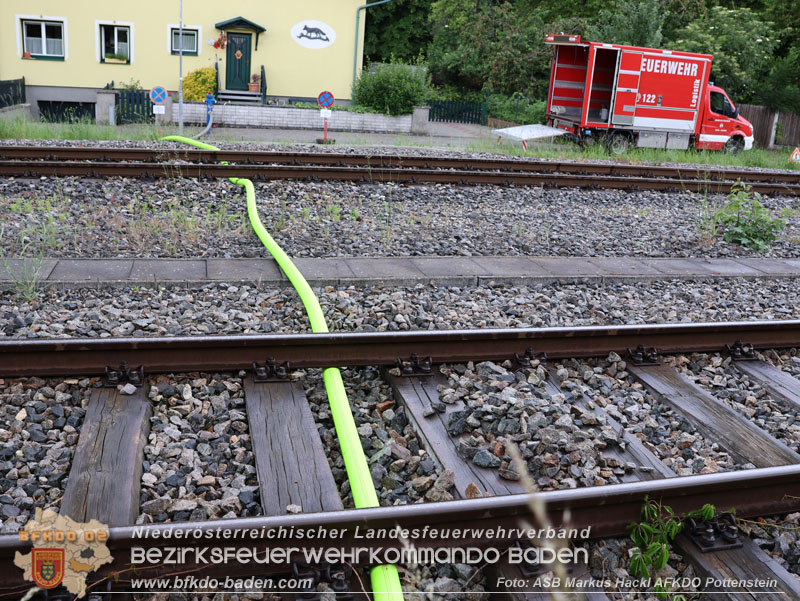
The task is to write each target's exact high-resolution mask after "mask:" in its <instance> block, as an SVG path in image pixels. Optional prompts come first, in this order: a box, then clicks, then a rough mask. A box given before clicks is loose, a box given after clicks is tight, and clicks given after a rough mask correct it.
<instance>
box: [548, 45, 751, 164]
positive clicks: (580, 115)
mask: <svg viewBox="0 0 800 601" xmlns="http://www.w3.org/2000/svg"><path fill="white" fill-rule="evenodd" d="M545 41H546V43H547V44H551V45H552V46H553V62H552V68H551V70H550V91H549V93H548V96H547V121H548V125H551V126H552V127H556V128H558V129H562V130H566V131H567V132H569V134H570V135H571V136H572V137H573V138H574V139H576V140H577V141H579V142H581V143H592V142H593V141H599V140H604V141H605V142H606V144H607V145H608V147H609V149H610V150H611V151H612V152H614V153H617V154H618V153H622V152H624V151H625V150H626V149H627V148H628V147H629V146H632V145H635V146H639V147H644V148H679V149H686V148H689V147H693V148H698V149H708V150H726V151H729V152H738V151H739V150H742V149H744V150H748V149H750V148H752V147H753V126H752V124H751V123H750V122H749V121H748V120H747V119H745V118H744V117H741V116H740V115H739V111H738V109H737V108H736V107H735V106H734V105H733V103H732V102H731V101H730V99H729V98H728V95H727V94H726V93H725V90H723V89H722V88H718V87H717V86H714V85H712V84H711V83H710V82H709V80H708V77H709V73H710V71H711V59H712V57H711V55H709V54H695V53H692V52H679V51H672V50H656V49H654V48H637V47H634V46H621V45H619V44H601V43H597V42H584V41H581V37H580V36H578V35H563V34H562V35H548V36H547V37H546V40H545Z"/></svg>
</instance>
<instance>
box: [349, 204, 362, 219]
mask: <svg viewBox="0 0 800 601" xmlns="http://www.w3.org/2000/svg"><path fill="white" fill-rule="evenodd" d="M359 219H361V212H360V211H359V210H358V207H353V208H352V209H351V210H350V221H358V220H359Z"/></svg>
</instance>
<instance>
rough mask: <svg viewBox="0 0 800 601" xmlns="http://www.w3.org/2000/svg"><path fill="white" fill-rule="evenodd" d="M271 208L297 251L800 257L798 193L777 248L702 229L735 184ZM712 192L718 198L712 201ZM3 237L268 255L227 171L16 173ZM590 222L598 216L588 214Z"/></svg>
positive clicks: (127, 252) (268, 191)
mask: <svg viewBox="0 0 800 601" xmlns="http://www.w3.org/2000/svg"><path fill="white" fill-rule="evenodd" d="M255 189H256V199H257V204H258V208H259V215H260V217H261V219H262V221H263V223H264V225H265V227H266V228H267V230H269V231H270V233H271V234H272V235H273V237H274V238H275V240H276V241H277V242H278V243H279V244H280V245H281V246H282V247H283V248H284V250H286V252H287V253H289V255H291V256H294V257H335V256H348V257H360V256H421V255H425V256H481V255H503V256H507V255H536V256H550V255H552V256H615V257H616V256H629V257H747V256H779V257H800V211H797V210H795V209H796V208H797V206H798V203H797V200H796V199H790V198H781V197H771V198H764V199H763V201H762V202H763V204H764V206H765V207H766V208H767V209H768V210H769V211H770V212H771V213H773V214H775V215H777V214H778V213H779V212H780V211H782V210H784V211H788V213H787V217H786V222H787V225H786V228H785V229H784V230H783V232H781V233H780V235H779V237H778V240H777V241H775V242H774V243H773V244H771V245H770V248H769V250H768V251H767V252H765V253H758V252H755V251H752V250H749V249H747V248H745V247H743V246H739V245H736V244H732V243H728V242H725V241H724V240H722V238H721V236H720V237H719V238H718V239H717V240H715V241H714V243H713V244H711V245H709V244H705V243H704V242H703V241H702V240H701V238H702V236H701V233H700V228H699V225H698V223H699V222H698V219H700V215H701V214H702V213H703V212H705V213H706V214H708V212H709V211H712V212H713V210H714V207H717V206H721V205H722V204H723V203H724V200H725V199H724V198H723V197H718V196H716V195H709V196H708V197H704V196H703V195H698V194H693V193H688V192H687V193H673V194H668V193H662V192H655V191H639V192H623V191H616V190H586V189H582V190H578V189H554V190H548V189H543V188H541V187H501V186H454V185H447V184H430V185H397V184H355V183H348V182H295V181H292V182H283V181H274V182H266V183H260V182H259V183H256V184H255ZM712 205H713V207H712ZM0 220H2V222H3V223H4V224H5V232H4V239H3V246H4V247H5V249H6V250H5V252H6V253H7V255H9V256H14V255H16V254H19V253H21V252H22V250H23V247H24V245H25V244H26V242H31V245H30V246H28V247H27V248H26V249H25V250H26V253H27V254H28V255H30V254H31V253H33V254H38V253H39V252H43V254H45V255H47V256H52V257H59V258H64V257H90V256H91V257H96V258H107V257H130V256H138V257H224V258H231V257H260V256H264V255H265V251H264V249H263V247H262V246H261V243H260V242H259V240H258V238H257V237H256V235H255V234H254V233H253V231H252V229H251V228H250V226H249V223H248V221H247V216H246V209H245V201H244V192H243V190H242V189H241V188H240V187H239V186H235V185H233V184H231V183H229V182H227V181H225V180H208V181H198V180H195V179H179V178H177V177H172V178H168V179H162V180H157V181H147V180H132V179H122V178H110V179H107V180H93V179H80V178H42V179H38V180H31V179H19V178H17V179H15V178H8V179H6V180H4V181H3V182H2V183H0ZM587 224H591V227H587Z"/></svg>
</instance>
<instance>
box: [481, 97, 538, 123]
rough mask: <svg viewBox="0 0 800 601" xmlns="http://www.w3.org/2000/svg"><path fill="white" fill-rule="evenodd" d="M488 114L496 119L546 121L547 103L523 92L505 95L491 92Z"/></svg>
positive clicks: (513, 121) (526, 121)
mask: <svg viewBox="0 0 800 601" xmlns="http://www.w3.org/2000/svg"><path fill="white" fill-rule="evenodd" d="M488 105H489V106H488V115H489V117H492V118H494V119H502V120H503V121H511V122H512V123H521V124H523V125H528V124H530V123H544V121H545V118H544V114H545V111H546V109H547V103H546V102H545V101H544V100H530V99H529V98H525V97H523V96H522V95H521V94H514V95H513V96H503V95H502V94H491V95H490V96H489V101H488Z"/></svg>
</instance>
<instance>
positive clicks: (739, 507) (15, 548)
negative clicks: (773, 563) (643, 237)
mask: <svg viewBox="0 0 800 601" xmlns="http://www.w3.org/2000/svg"><path fill="white" fill-rule="evenodd" d="M538 494H539V495H540V498H541V499H542V500H543V501H544V503H545V507H546V511H547V514H548V516H549V519H550V522H551V525H552V526H553V527H554V528H559V527H562V526H563V527H569V528H577V529H584V528H587V527H590V528H591V530H590V533H589V536H590V537H591V538H604V537H609V536H619V535H622V534H624V533H625V532H626V528H627V526H628V524H630V523H631V522H634V521H636V520H638V518H639V516H640V512H641V507H642V502H643V499H644V497H645V496H649V497H650V498H653V499H659V500H660V501H661V502H663V503H664V504H665V505H669V506H670V507H672V508H673V509H674V510H675V511H676V513H678V514H685V513H687V512H689V511H691V510H693V509H697V508H699V507H701V506H702V505H703V504H705V503H711V504H712V505H715V506H716V507H717V508H718V509H720V510H727V509H730V508H735V509H736V514H737V516H739V517H755V516H766V515H773V514H783V513H790V512H793V511H797V510H800V465H789V466H780V467H770V468H761V469H752V470H743V471H734V472H724V473H717V474H706V475H697V476H684V477H676V478H668V479H664V480H651V481H647V482H633V483H626V484H612V485H606V486H596V487H590V488H577V489H567V490H555V491H548V492H543V493H538ZM530 501H531V495H529V494H520V495H508V496H500V497H487V498H478V499H469V500H459V501H447V502H441V503H425V504H412V505H398V506H391V507H378V508H369V509H348V510H344V511H334V512H325V513H305V514H303V513H301V514H289V515H281V516H270V517H251V518H238V519H233V520H216V521H203V522H181V523H170V524H151V525H143V526H125V527H115V528H111V529H110V531H109V540H108V542H107V545H108V547H109V549H110V550H111V553H112V555H113V556H114V561H113V563H111V564H109V565H106V566H103V567H102V568H100V570H98V571H97V572H94V573H93V574H91V575H90V581H91V582H96V581H97V580H99V579H100V578H104V577H107V576H108V575H110V574H112V573H114V572H119V573H120V574H119V580H120V581H122V582H124V581H125V580H126V578H130V577H137V578H139V577H153V576H157V575H163V574H169V573H173V572H181V573H186V572H191V570H192V569H194V568H200V567H202V569H203V573H202V574H203V576H214V575H216V574H226V573H230V574H231V575H247V574H251V573H265V572H272V573H275V572H285V571H287V567H288V565H287V564H286V563H285V562H278V563H267V564H261V563H259V564H250V565H247V564H240V565H232V564H230V563H228V564H227V565H219V566H213V565H204V566H200V565H192V564H191V562H188V565H187V564H182V565H179V566H160V565H156V566H151V567H139V568H138V569H137V570H136V571H131V566H130V558H131V555H130V551H129V549H130V548H131V547H143V548H148V549H150V548H155V547H169V546H176V545H177V546H187V547H198V546H199V547H202V546H207V547H235V548H242V547H256V548H257V549H258V551H259V553H263V552H264V551H265V550H267V549H274V548H287V547H294V548H296V549H297V551H296V552H294V553H293V554H292V555H291V556H290V557H289V558H287V560H289V561H291V560H298V559H301V558H302V557H301V552H302V550H303V549H308V548H319V547H320V545H326V544H327V545H332V546H336V547H342V548H344V549H345V550H347V551H352V550H354V549H356V548H358V547H364V546H372V547H382V548H383V549H403V548H404V547H405V546H406V544H407V543H408V542H409V539H410V542H413V543H414V545H415V546H416V547H417V548H418V549H419V548H426V547H430V548H441V547H464V546H475V547H486V546H493V547H496V548H505V547H507V546H510V545H512V544H513V543H514V542H515V541H516V540H517V539H518V538H519V537H518V536H515V535H512V536H509V534H510V533H508V530H509V529H516V528H520V527H522V526H523V524H524V523H527V524H534V522H533V518H532V516H531V512H530V508H529V504H530ZM395 525H397V526H400V527H401V528H404V529H407V530H409V531H410V532H409V537H408V539H404V538H403V537H402V536H397V535H396V534H393V533H392V532H391V529H392V527H394V526H395ZM320 527H322V528H324V529H325V530H326V532H328V533H330V532H331V531H335V532H336V536H335V538H334V537H325V536H323V537H318V536H312V537H309V536H308V533H309V530H310V529H317V533H319V530H318V529H319V528H320ZM426 527H427V529H426ZM534 527H537V528H538V527H539V526H534ZM281 528H283V529H284V530H283V533H282V535H278V533H279V529H281ZM455 528H459V529H462V530H464V529H475V530H481V529H482V530H483V533H478V532H475V531H472V530H470V531H468V532H465V533H464V535H463V536H460V537H454V536H449V537H445V536H441V535H440V533H442V531H444V530H448V529H455ZM499 528H503V529H505V532H500V531H498V530H497V529H499ZM380 529H386V530H387V531H388V532H385V533H384V532H380ZM414 529H417V530H418V534H419V536H414V532H413V530H414ZM432 529H438V532H436V533H434V532H431V530H432ZM486 529H494V532H493V534H494V537H489V536H487V535H486V533H485V530H486ZM370 530H371V531H372V532H373V533H375V534H377V536H376V537H375V538H370V539H365V538H364V536H365V534H367V533H368V531H370ZM270 534H271V536H270ZM253 535H255V538H253ZM359 535H360V536H361V538H358V536H359ZM501 535H505V536H501ZM30 546H31V544H30V542H27V541H21V540H20V539H19V537H18V536H17V535H3V536H0V566H7V567H9V569H8V570H4V572H3V574H4V576H3V583H2V585H0V597H2V596H3V595H10V594H12V593H13V592H14V591H15V590H16V587H19V586H20V585H22V584H23V582H22V580H21V575H22V571H21V570H19V569H16V568H11V566H10V561H11V560H12V558H13V556H14V553H15V552H22V553H25V552H27V551H28V550H29V549H30ZM190 557H191V555H190ZM115 580H116V578H115ZM28 586H29V585H28Z"/></svg>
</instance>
